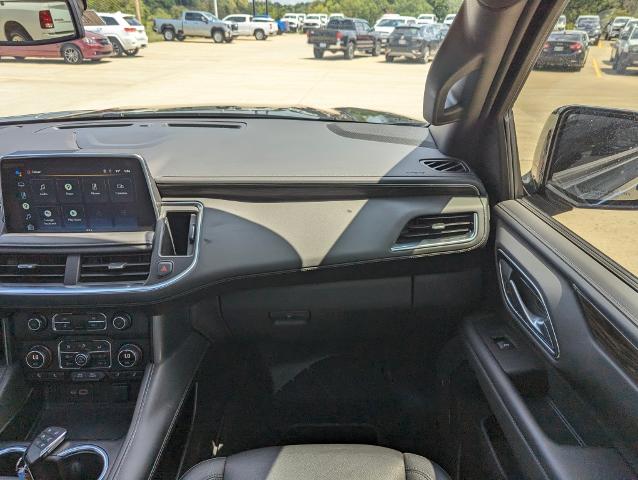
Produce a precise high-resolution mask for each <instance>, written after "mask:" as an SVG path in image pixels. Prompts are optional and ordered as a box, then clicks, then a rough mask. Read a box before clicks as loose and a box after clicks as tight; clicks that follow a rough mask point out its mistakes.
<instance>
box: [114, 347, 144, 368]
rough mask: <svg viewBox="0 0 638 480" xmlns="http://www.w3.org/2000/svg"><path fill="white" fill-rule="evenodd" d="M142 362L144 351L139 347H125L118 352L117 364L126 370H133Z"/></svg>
mask: <svg viewBox="0 0 638 480" xmlns="http://www.w3.org/2000/svg"><path fill="white" fill-rule="evenodd" d="M141 360H142V350H141V349H140V347H138V346H137V345H133V344H127V345H123V346H122V347H121V348H120V350H119V351H118V352H117V362H118V363H119V364H120V365H121V366H122V367H124V368H131V367H134V366H135V365H137V364H138V363H140V361H141Z"/></svg>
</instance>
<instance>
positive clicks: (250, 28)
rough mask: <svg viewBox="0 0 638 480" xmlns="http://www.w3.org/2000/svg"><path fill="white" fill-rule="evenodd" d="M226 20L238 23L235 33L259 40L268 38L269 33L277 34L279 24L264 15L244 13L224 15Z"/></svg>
mask: <svg viewBox="0 0 638 480" xmlns="http://www.w3.org/2000/svg"><path fill="white" fill-rule="evenodd" d="M224 22H229V23H232V24H235V25H237V30H236V31H233V34H234V35H238V36H244V37H246V36H248V37H255V39H257V40H266V39H267V38H268V36H269V35H277V29H278V27H277V24H276V23H274V22H272V23H271V22H270V21H269V20H268V19H267V18H266V19H265V20H264V17H261V19H260V18H259V17H255V18H253V16H252V15H246V14H243V13H236V14H233V15H228V16H227V17H224Z"/></svg>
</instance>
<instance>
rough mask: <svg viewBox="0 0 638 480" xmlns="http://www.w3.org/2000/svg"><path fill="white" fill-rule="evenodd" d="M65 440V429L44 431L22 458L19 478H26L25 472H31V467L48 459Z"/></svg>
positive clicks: (49, 428) (58, 428) (52, 428)
mask: <svg viewBox="0 0 638 480" xmlns="http://www.w3.org/2000/svg"><path fill="white" fill-rule="evenodd" d="M65 438H66V429H65V428H62V427H47V428H45V429H44V430H42V432H40V434H39V435H38V436H37V437H35V438H34V439H33V441H32V442H31V445H29V446H28V447H27V450H26V451H25V452H24V455H23V456H22V460H21V461H20V462H19V463H18V478H21V479H22V478H26V476H25V472H27V471H29V472H30V467H32V466H34V465H36V464H38V463H40V462H41V461H42V460H44V459H45V458H46V457H48V456H49V455H50V454H51V452H53V450H55V449H56V447H57V446H58V445H60V444H61V443H62V442H63V441H64V439H65ZM31 476H33V475H31Z"/></svg>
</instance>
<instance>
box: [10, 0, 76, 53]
mask: <svg viewBox="0 0 638 480" xmlns="http://www.w3.org/2000/svg"><path fill="white" fill-rule="evenodd" d="M84 10H86V1H85V0H0V45H3V46H21V45H47V44H55V43H61V42H67V41H71V40H77V39H79V38H83V37H84V27H83V25H82V13H83V12H84Z"/></svg>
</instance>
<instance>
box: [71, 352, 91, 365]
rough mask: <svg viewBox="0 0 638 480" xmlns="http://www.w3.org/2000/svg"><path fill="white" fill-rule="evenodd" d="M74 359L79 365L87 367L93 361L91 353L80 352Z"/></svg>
mask: <svg viewBox="0 0 638 480" xmlns="http://www.w3.org/2000/svg"><path fill="white" fill-rule="evenodd" d="M74 361H75V364H76V365H77V366H78V367H86V366H87V365H88V364H89V362H90V361H91V355H90V354H88V353H78V354H76V355H75V358H74Z"/></svg>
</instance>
